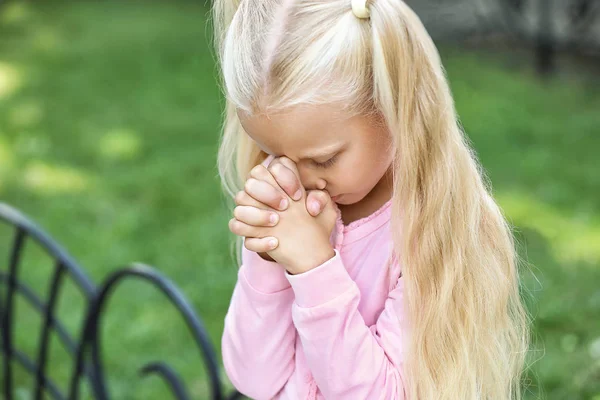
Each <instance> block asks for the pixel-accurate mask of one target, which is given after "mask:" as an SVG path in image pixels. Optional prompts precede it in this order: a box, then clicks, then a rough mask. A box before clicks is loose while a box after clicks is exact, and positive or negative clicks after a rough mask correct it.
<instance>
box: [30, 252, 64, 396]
mask: <svg viewBox="0 0 600 400" xmlns="http://www.w3.org/2000/svg"><path fill="white" fill-rule="evenodd" d="M64 271H65V270H64V267H63V266H62V264H61V263H60V261H58V262H57V264H56V269H55V270H54V276H53V277H52V282H51V283H50V299H49V300H48V306H47V307H46V313H45V315H44V328H43V330H42V333H41V335H40V348H39V351H38V358H37V366H38V369H37V376H36V380H35V400H42V392H43V390H42V386H43V384H44V373H45V372H46V361H47V358H48V342H49V338H50V326H51V325H52V322H53V319H54V317H53V312H54V308H55V306H56V298H57V297H58V290H59V289H60V285H61V283H62V281H63V276H64Z"/></svg>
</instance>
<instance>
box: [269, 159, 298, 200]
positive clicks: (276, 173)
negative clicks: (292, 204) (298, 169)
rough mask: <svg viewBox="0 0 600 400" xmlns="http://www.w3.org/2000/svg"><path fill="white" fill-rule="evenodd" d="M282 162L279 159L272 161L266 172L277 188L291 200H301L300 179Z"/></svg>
mask: <svg viewBox="0 0 600 400" xmlns="http://www.w3.org/2000/svg"><path fill="white" fill-rule="evenodd" d="M284 162H285V161H284ZM284 162H282V161H281V158H278V159H275V160H273V162H271V164H269V168H268V171H269V173H270V174H271V175H272V176H273V177H274V178H275V180H276V181H277V184H278V185H279V187H281V188H282V189H283V190H284V191H285V192H286V193H287V194H288V196H290V197H291V198H292V199H294V200H296V201H298V200H300V199H301V198H302V185H301V184H300V179H299V178H298V176H297V175H296V174H295V173H294V171H293V170H291V169H290V168H288V167H287V166H286V165H284Z"/></svg>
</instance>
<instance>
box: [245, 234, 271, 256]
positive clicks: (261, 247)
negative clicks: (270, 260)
mask: <svg viewBox="0 0 600 400" xmlns="http://www.w3.org/2000/svg"><path fill="white" fill-rule="evenodd" d="M277 246H279V241H278V240H277V239H276V238H274V237H266V238H262V239H259V238H251V237H247V238H246V239H244V247H246V248H247V249H248V250H250V251H254V252H256V253H266V252H267V251H271V250H274V249H276V248H277Z"/></svg>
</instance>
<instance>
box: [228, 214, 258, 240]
mask: <svg viewBox="0 0 600 400" xmlns="http://www.w3.org/2000/svg"><path fill="white" fill-rule="evenodd" d="M229 230H230V231H231V233H233V234H234V235H237V236H244V237H246V236H248V237H262V236H264V235H263V232H264V229H261V228H259V227H256V226H252V225H248V224H245V223H243V222H242V221H238V220H237V219H235V218H232V219H230V220H229Z"/></svg>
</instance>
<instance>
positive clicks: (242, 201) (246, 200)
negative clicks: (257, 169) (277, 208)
mask: <svg viewBox="0 0 600 400" xmlns="http://www.w3.org/2000/svg"><path fill="white" fill-rule="evenodd" d="M234 200H235V205H236V206H250V207H256V208H258V209H260V210H268V211H274V209H273V208H271V207H269V206H267V205H266V204H264V203H261V202H260V201H257V200H255V199H253V198H252V197H251V196H250V195H249V194H248V193H246V191H245V190H240V191H239V192H237V194H236V195H235V199H234Z"/></svg>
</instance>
